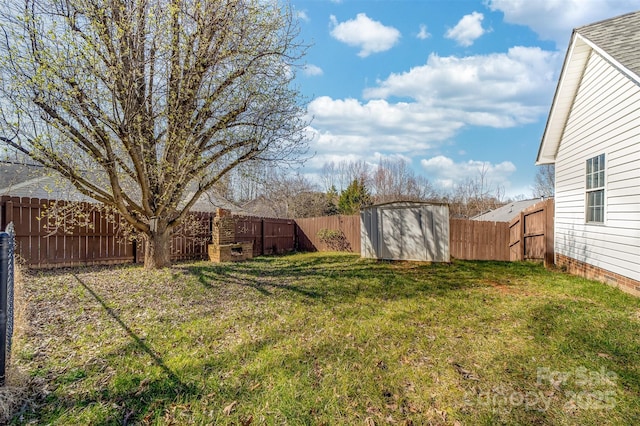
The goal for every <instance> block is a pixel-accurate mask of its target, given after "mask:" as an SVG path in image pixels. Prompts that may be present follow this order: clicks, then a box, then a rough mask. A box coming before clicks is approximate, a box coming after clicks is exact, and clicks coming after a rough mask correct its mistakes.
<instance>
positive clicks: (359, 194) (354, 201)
mask: <svg viewBox="0 0 640 426" xmlns="http://www.w3.org/2000/svg"><path fill="white" fill-rule="evenodd" d="M369 205H371V194H369V190H368V189H367V187H366V186H365V184H364V180H362V179H354V180H353V182H351V183H350V184H349V186H348V187H347V189H345V190H344V191H342V194H340V200H339V201H338V210H339V211H340V213H341V214H357V213H359V212H360V209H361V208H362V207H365V206H369Z"/></svg>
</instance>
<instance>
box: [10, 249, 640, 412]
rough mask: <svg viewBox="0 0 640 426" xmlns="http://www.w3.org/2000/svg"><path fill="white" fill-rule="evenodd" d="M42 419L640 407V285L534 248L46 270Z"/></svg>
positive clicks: (34, 335)
mask: <svg viewBox="0 0 640 426" xmlns="http://www.w3.org/2000/svg"><path fill="white" fill-rule="evenodd" d="M22 291H23V294H24V297H25V298H26V299H27V300H28V304H27V310H26V319H25V321H24V322H25V324H24V327H23V328H24V330H23V332H22V333H21V334H20V335H18V336H17V338H16V340H15V341H14V352H13V355H12V356H13V364H14V365H15V366H17V367H18V368H19V369H20V370H21V371H23V373H24V374H25V375H26V376H27V377H28V378H27V379H26V380H27V381H29V382H30V383H32V384H33V383H36V384H37V386H34V388H37V389H38V390H39V392H40V393H39V396H37V397H34V396H31V400H32V403H31V404H29V405H25V406H23V407H22V412H21V413H19V414H18V416H17V417H14V419H13V422H14V423H28V422H32V423H35V424H45V423H52V424H162V425H165V424H166V425H168V424H176V425H178V424H179V425H182V424H214V423H215V424H239V425H248V424H292V425H298V424H300V425H302V424H328V425H333V424H364V425H373V424H377V425H380V424H405V425H406V424H413V425H419V424H461V425H467V424H468V425H476V424H487V425H493V424H553V425H556V424H571V425H589V424H592V425H601V424H615V425H618V424H640V333H639V330H640V300H639V299H636V298H633V297H631V296H628V295H626V294H624V293H622V292H620V291H618V290H615V289H612V288H609V287H608V286H606V285H603V284H600V283H596V282H592V281H587V280H584V279H580V278H576V277H572V276H569V275H566V274H563V273H560V272H554V271H547V270H545V269H544V268H543V267H542V266H540V265H537V264H530V263H499V262H468V261H455V262H453V263H452V264H433V265H428V264H417V263H388V262H376V261H371V260H363V259H360V258H359V257H358V256H354V255H348V254H335V253H334V254H326V253H325V254H318V253H315V254H294V255H288V256H283V257H262V258H257V259H254V260H253V261H250V262H246V263H238V264H217V265H216V264H211V263H208V262H197V263H188V264H178V265H175V266H173V267H172V268H169V269H165V270H162V271H154V272H145V271H144V270H142V269H141V268H140V267H137V266H122V267H109V268H76V269H66V270H58V271H40V272H39V271H32V272H28V273H26V274H25V277H24V288H23V289H22Z"/></svg>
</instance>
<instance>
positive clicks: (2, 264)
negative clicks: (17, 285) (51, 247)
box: [0, 232, 10, 386]
mask: <svg viewBox="0 0 640 426" xmlns="http://www.w3.org/2000/svg"><path fill="white" fill-rule="evenodd" d="M9 243H10V237H9V234H7V233H6V232H0V386H4V383H5V371H6V369H5V368H6V365H5V363H6V360H7V290H8V285H7V284H8V281H9V280H8V278H9Z"/></svg>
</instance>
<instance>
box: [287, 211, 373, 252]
mask: <svg viewBox="0 0 640 426" xmlns="http://www.w3.org/2000/svg"><path fill="white" fill-rule="evenodd" d="M296 225H297V226H296V239H297V247H298V250H300V251H331V250H334V248H333V247H329V246H328V245H327V243H326V241H322V240H321V238H320V235H319V233H320V231H322V230H331V231H338V232H340V233H342V235H343V237H344V243H345V244H344V246H345V247H346V250H347V251H351V252H354V253H360V215H349V216H342V215H338V216H323V217H311V218H305V219H296Z"/></svg>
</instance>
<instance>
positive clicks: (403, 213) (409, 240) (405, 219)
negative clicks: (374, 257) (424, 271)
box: [381, 208, 430, 260]
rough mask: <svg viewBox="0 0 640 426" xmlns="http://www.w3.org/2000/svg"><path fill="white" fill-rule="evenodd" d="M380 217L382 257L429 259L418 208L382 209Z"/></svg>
mask: <svg viewBox="0 0 640 426" xmlns="http://www.w3.org/2000/svg"><path fill="white" fill-rule="evenodd" d="M381 217H382V227H381V232H382V238H381V240H382V243H383V244H382V247H381V253H382V258H383V259H400V260H430V259H428V258H427V247H426V244H425V234H424V225H425V219H427V218H423V217H422V211H421V209H420V208H402V209H383V210H382V215H381ZM426 222H430V221H429V220H427V221H426Z"/></svg>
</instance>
